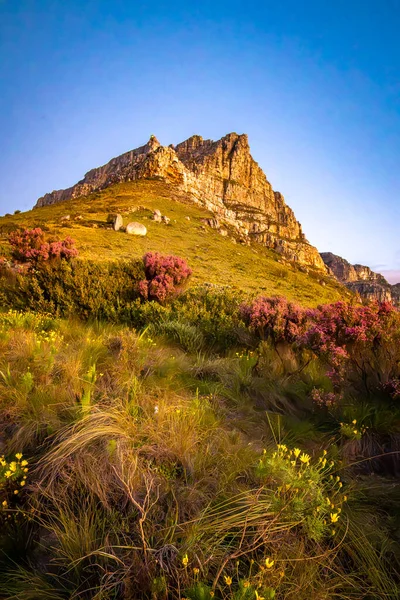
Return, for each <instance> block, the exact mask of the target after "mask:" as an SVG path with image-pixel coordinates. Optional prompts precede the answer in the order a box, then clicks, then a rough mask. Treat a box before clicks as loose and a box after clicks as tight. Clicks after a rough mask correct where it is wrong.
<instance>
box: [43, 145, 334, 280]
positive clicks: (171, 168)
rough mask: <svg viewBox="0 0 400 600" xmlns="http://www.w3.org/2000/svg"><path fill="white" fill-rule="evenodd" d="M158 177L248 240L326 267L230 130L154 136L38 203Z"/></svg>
mask: <svg viewBox="0 0 400 600" xmlns="http://www.w3.org/2000/svg"><path fill="white" fill-rule="evenodd" d="M147 178H160V179H162V180H164V181H167V182H169V183H171V184H173V185H175V186H176V187H177V188H178V189H179V190H180V191H181V192H183V193H185V194H186V195H187V196H188V197H189V198H190V199H191V200H192V201H193V202H195V203H197V204H199V205H201V206H204V207H206V208H207V209H209V210H210V211H211V212H213V213H214V215H215V217H216V218H218V219H219V220H220V221H221V223H223V224H224V225H226V226H228V227H231V228H233V229H234V230H236V232H237V233H238V234H239V235H240V236H242V237H243V236H244V237H245V238H246V239H247V240H254V241H256V242H259V243H261V244H264V245H265V246H267V247H268V248H272V249H274V250H276V251H277V252H279V253H280V254H282V255H283V256H284V257H286V258H287V259H289V260H291V261H295V262H298V263H299V264H303V265H307V266H311V267H314V268H316V269H319V270H321V271H324V272H325V271H326V268H325V265H324V262H323V260H322V259H321V257H320V255H319V253H318V251H317V250H316V248H314V247H313V246H311V245H310V244H309V242H308V241H307V239H306V238H305V235H304V233H303V232H302V229H301V225H300V223H299V222H298V221H297V220H296V218H295V215H294V213H293V211H292V209H291V208H289V206H287V204H286V203H285V200H284V198H283V196H282V194H280V193H279V192H275V191H274V190H273V189H272V186H271V184H270V183H269V181H268V180H267V178H266V176H265V174H264V172H263V171H262V169H261V168H260V167H259V165H258V164H257V163H256V162H255V160H254V159H253V158H252V156H251V154H250V148H249V143H248V139H247V136H246V135H238V134H236V133H230V134H228V135H226V136H225V137H223V138H222V139H220V140H218V141H217V142H214V141H212V140H204V139H203V138H202V137H201V136H199V135H194V136H192V137H190V138H189V139H188V140H186V141H185V142H182V143H181V144H178V145H177V146H175V147H174V146H172V145H171V146H168V147H165V146H161V145H160V143H159V142H158V140H157V139H156V138H155V137H154V136H151V138H150V140H149V141H148V143H147V144H145V145H144V146H141V147H140V148H137V149H136V150H131V151H130V152H127V153H125V154H122V155H121V156H119V157H117V158H113V159H112V160H111V161H110V162H109V163H107V164H106V165H104V166H102V167H99V168H97V169H92V170H91V171H89V172H88V173H86V175H85V177H84V178H83V179H82V180H81V181H79V182H78V183H77V184H76V185H74V186H72V187H70V188H68V189H66V190H59V191H54V192H51V193H49V194H45V195H44V196H43V197H42V198H39V200H38V201H37V204H36V206H37V207H40V206H45V205H49V204H54V203H57V202H62V201H64V200H68V199H70V198H77V197H79V196H87V195H88V194H90V193H91V192H94V191H97V190H101V189H103V188H105V187H108V186H110V185H112V184H114V183H118V182H122V181H133V180H137V179H147Z"/></svg>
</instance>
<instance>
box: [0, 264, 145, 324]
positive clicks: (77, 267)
mask: <svg viewBox="0 0 400 600" xmlns="http://www.w3.org/2000/svg"><path fill="white" fill-rule="evenodd" d="M142 278H143V266H142V262H141V261H132V262H121V263H89V262H86V261H79V260H77V261H73V262H69V261H66V260H60V261H57V262H56V263H48V264H46V263H43V264H41V265H40V268H33V269H30V270H29V272H26V273H18V272H16V271H15V270H13V269H10V268H7V267H3V268H2V270H1V272H0V279H1V282H2V298H1V300H2V301H3V303H4V304H5V305H6V306H10V307H13V308H17V309H28V310H34V311H38V312H47V313H51V314H53V315H57V316H67V315H74V316H77V317H80V318H84V319H87V318H89V317H92V318H97V319H107V320H111V321H117V320H119V315H120V313H121V312H122V313H123V312H124V309H125V308H126V307H127V305H129V304H130V303H131V302H132V301H133V300H134V299H135V298H137V296H138V292H137V290H136V286H137V282H138V281H140V279H142Z"/></svg>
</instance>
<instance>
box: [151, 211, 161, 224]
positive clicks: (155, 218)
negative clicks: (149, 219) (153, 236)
mask: <svg viewBox="0 0 400 600" xmlns="http://www.w3.org/2000/svg"><path fill="white" fill-rule="evenodd" d="M159 212H160V211H159V210H158V211H154V213H153V221H155V222H156V223H161V221H162V216H161V215H159V214H158V213H159Z"/></svg>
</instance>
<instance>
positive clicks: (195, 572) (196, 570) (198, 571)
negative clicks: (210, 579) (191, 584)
mask: <svg viewBox="0 0 400 600" xmlns="http://www.w3.org/2000/svg"><path fill="white" fill-rule="evenodd" d="M193 573H194V574H195V575H198V574H199V573H200V569H198V568H197V567H195V568H194V569H193Z"/></svg>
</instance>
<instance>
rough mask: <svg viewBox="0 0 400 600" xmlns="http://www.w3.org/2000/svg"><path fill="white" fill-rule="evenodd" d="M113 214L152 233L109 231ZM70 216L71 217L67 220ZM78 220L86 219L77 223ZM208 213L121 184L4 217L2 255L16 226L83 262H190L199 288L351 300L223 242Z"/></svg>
mask: <svg viewBox="0 0 400 600" xmlns="http://www.w3.org/2000/svg"><path fill="white" fill-rule="evenodd" d="M157 208H158V209H159V210H160V211H161V212H162V214H165V215H167V216H168V217H170V219H171V222H170V224H169V225H165V224H162V223H156V222H154V221H152V220H151V218H150V217H151V214H152V212H153V210H154V209H157ZM109 212H120V213H122V214H123V216H124V224H127V223H129V222H130V221H139V222H141V223H143V224H145V226H146V227H147V230H148V234H147V236H146V237H145V238H139V237H136V236H129V235H127V234H126V233H123V232H115V231H113V230H111V229H109V228H107V227H106V219H107V214H108V213H109ZM65 215H70V217H71V220H70V221H68V222H62V221H61V219H62V217H63V216H65ZM78 216H79V217H82V219H81V220H75V217H78ZM209 216H211V213H209V212H208V211H207V210H205V209H203V208H199V207H196V206H194V205H193V204H192V203H190V202H189V201H188V200H186V199H185V198H184V197H183V196H182V195H178V194H177V193H176V191H175V190H174V189H173V188H172V187H171V186H169V185H167V184H165V183H162V182H160V181H137V182H130V183H122V184H118V185H115V186H112V187H110V188H107V189H106V190H103V191H102V192H97V193H93V194H91V195H90V196H88V197H85V198H79V199H74V200H70V201H68V202H64V203H61V204H57V205H54V206H48V207H43V208H39V209H34V210H31V211H28V212H25V213H21V214H18V215H10V216H5V217H2V218H0V255H1V254H7V252H8V248H7V235H8V233H9V232H10V231H11V230H12V229H15V228H25V227H29V228H31V227H37V226H40V227H42V228H46V229H47V230H48V232H49V233H51V234H56V235H59V236H60V237H63V236H64V237H65V236H66V235H70V236H71V237H73V238H74V239H75V240H76V242H77V246H78V249H79V252H80V257H81V258H82V259H90V260H91V261H105V260H118V259H130V258H140V257H141V256H143V254H144V253H145V252H148V251H158V252H162V253H168V254H177V255H180V256H182V257H184V258H186V259H187V260H188V262H189V264H190V266H191V267H192V269H193V282H194V283H202V282H209V283H214V284H219V285H230V286H234V287H237V288H239V289H242V290H245V291H250V292H256V293H264V294H266V295H282V296H286V297H288V298H289V299H293V300H297V301H298V302H300V303H302V304H304V305H309V306H313V305H316V304H320V303H327V302H332V301H335V300H338V299H343V298H350V297H351V295H350V293H349V292H348V291H347V290H346V289H345V288H344V287H343V286H340V285H339V284H336V283H335V282H333V281H332V280H331V279H330V278H328V277H325V276H321V275H320V274H319V273H312V272H310V274H307V273H303V272H302V271H300V270H299V269H298V268H297V267H296V266H294V265H292V264H289V263H284V262H282V259H281V258H280V257H279V255H277V254H276V253H275V252H273V251H271V250H268V249H266V248H264V247H263V246H261V245H259V244H253V245H252V246H251V247H248V246H245V245H242V244H240V243H236V244H235V243H234V241H233V240H232V238H231V237H229V238H224V237H222V236H221V235H220V234H219V233H218V232H217V231H215V230H213V229H211V228H210V227H205V226H204V224H203V223H202V221H201V219H203V218H205V217H209ZM186 217H189V218H190V220H188V219H187V218H186Z"/></svg>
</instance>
